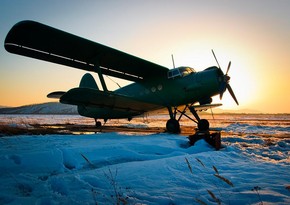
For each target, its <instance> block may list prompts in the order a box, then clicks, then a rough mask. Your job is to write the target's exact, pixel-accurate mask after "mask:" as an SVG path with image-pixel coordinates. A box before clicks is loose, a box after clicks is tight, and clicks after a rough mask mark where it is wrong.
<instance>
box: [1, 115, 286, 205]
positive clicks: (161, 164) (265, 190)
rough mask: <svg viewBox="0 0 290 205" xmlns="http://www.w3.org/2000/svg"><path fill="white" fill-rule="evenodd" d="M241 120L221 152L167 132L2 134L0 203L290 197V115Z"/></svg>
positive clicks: (272, 200)
mask: <svg viewBox="0 0 290 205" xmlns="http://www.w3.org/2000/svg"><path fill="white" fill-rule="evenodd" d="M5 117H6V120H7V121H9V120H10V121H9V122H8V124H13V123H14V124H16V125H17V124H18V122H21V123H20V125H21V126H23V125H25V123H27V121H30V120H31V118H32V117H29V116H28V117H27V118H26V119H25V120H23V118H22V119H21V120H17V119H16V118H13V120H12V119H11V118H9V117H7V116H5ZM46 117H47V116H42V118H46ZM275 117H276V116H275ZM38 118H39V121H38V122H39V123H41V122H45V123H47V122H53V121H57V119H58V118H57V117H53V119H51V117H50V118H49V119H42V120H41V119H40V118H41V117H40V116H38ZM38 118H37V119H38ZM3 119H4V118H3ZM3 119H2V120H3ZM62 119H63V118H62ZM71 119H72V121H69V122H70V123H71V122H75V120H76V118H75V117H71ZM81 119H82V118H81ZM240 119H241V118H240ZM243 119H244V118H243ZM32 120H35V118H34V119H32ZM227 120H228V119H227ZM286 120H287V119H286ZM3 121H4V120H3ZM12 121H13V123H12ZM236 121H237V120H236V119H233V121H231V122H230V123H228V124H225V125H224V126H220V127H219V128H220V129H222V130H223V132H224V133H223V134H222V135H223V139H222V143H223V146H224V147H223V148H222V149H221V150H220V151H215V149H213V148H212V147H211V146H210V145H208V144H207V143H206V142H205V141H203V140H200V141H198V142H197V143H196V144H195V146H192V147H189V146H188V139H187V138H186V137H185V136H181V135H172V134H167V133H159V134H149V135H148V134H147V135H140V134H136V133H135V134H134V133H128V134H127V133H116V132H112V133H96V134H87V135H20V136H9V137H8V136H7V137H6V136H4V137H1V138H0V146H1V148H0V170H1V171H0V173H1V175H0V182H1V183H0V184H1V185H0V204H218V203H221V204H262V203H263V204H290V190H289V186H290V175H289V171H290V169H289V165H290V158H289V153H290V140H289V138H287V137H281V136H287V135H288V136H289V132H290V127H289V124H287V123H288V122H287V123H284V124H281V121H279V124H273V121H271V119H270V120H269V123H266V124H262V125H257V124H256V121H255V122H253V121H251V120H250V121H249V120H248V119H247V120H246V121H245V122H244V123H243V122H241V120H240V121H239V122H236ZM0 122H1V119H0ZM28 124H29V123H27V125H28ZM155 125H156V122H155V124H154V126H155ZM218 125H220V124H218ZM13 126H15V125H13ZM131 126H133V127H134V126H135V127H139V128H140V127H141V128H146V127H147V126H148V127H150V126H151V124H150V123H149V124H143V123H140V122H138V123H137V124H135V125H134V123H133V125H131ZM264 128H265V129H268V130H269V132H271V133H272V134H273V136H274V137H271V138H269V137H264V136H263V134H264V133H265V129H264ZM280 128H281V129H280ZM267 132H268V131H267ZM229 133H231V134H229ZM277 133H278V134H279V137H277V136H276V134H277Z"/></svg>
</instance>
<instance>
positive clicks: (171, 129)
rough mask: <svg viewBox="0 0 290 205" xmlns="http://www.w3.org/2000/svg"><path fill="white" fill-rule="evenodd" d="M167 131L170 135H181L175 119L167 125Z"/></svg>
mask: <svg viewBox="0 0 290 205" xmlns="http://www.w3.org/2000/svg"><path fill="white" fill-rule="evenodd" d="M166 130H167V132H169V133H173V134H178V133H180V125H179V122H178V121H177V120H175V119H170V120H168V121H167V123H166Z"/></svg>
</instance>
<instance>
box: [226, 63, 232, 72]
mask: <svg viewBox="0 0 290 205" xmlns="http://www.w3.org/2000/svg"><path fill="white" fill-rule="evenodd" d="M231 64H232V62H231V61H230V62H229V65H228V68H227V72H226V75H227V74H228V72H229V70H230V67H231Z"/></svg>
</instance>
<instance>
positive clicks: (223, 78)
mask: <svg viewBox="0 0 290 205" xmlns="http://www.w3.org/2000/svg"><path fill="white" fill-rule="evenodd" d="M211 51H212V54H213V56H214V58H215V61H216V62H217V64H218V67H219V70H220V74H221V75H222V76H221V84H220V89H219V90H220V99H222V98H223V94H224V92H225V91H226V89H227V90H228V91H229V93H230V95H231V96H232V98H233V99H234V101H235V102H236V103H237V105H239V102H238V100H237V98H236V96H235V94H234V91H233V89H232V87H231V86H230V84H229V82H230V79H231V78H230V76H228V72H229V70H230V67H231V64H232V63H231V61H230V62H229V65H228V68H227V71H226V74H224V72H223V71H222V69H221V67H220V64H219V62H218V60H217V58H216V55H215V53H214V51H213V50H211Z"/></svg>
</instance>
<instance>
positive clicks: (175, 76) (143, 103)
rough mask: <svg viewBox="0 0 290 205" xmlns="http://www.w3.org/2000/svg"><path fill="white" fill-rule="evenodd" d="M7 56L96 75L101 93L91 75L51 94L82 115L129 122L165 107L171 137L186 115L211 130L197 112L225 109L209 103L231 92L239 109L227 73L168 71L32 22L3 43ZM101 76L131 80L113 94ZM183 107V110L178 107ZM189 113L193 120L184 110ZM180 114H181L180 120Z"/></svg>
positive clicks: (213, 69)
mask: <svg viewBox="0 0 290 205" xmlns="http://www.w3.org/2000/svg"><path fill="white" fill-rule="evenodd" d="M5 48H6V50H7V51H9V52H11V53H15V54H19V55H23V56H28V57H32V58H36V59H40V60H45V61H49V62H53V63H57V64H61V65H66V66H70V67H74V68H77V69H82V70H86V71H91V72H96V73H97V74H98V76H99V79H100V82H101V86H102V90H100V89H99V88H98V85H97V83H96V82H95V80H94V78H93V77H92V75H91V74H89V73H87V74H85V75H84V76H83V77H82V79H81V82H80V85H79V87H77V88H73V89H71V90H69V91H67V92H62V91H58V92H53V93H50V94H48V97H50V98H58V99H59V101H60V102H61V103H65V104H71V105H77V106H78V112H79V114H80V115H82V116H86V117H91V118H94V119H95V121H96V125H97V126H101V123H100V122H99V121H97V120H98V119H104V121H105V122H106V121H107V120H108V119H118V118H127V119H128V120H131V119H132V118H133V117H135V116H138V115H142V114H144V113H145V112H149V111H153V110H157V109H161V108H167V109H168V113H169V117H170V119H169V120H168V121H167V123H166V128H167V131H168V132H172V133H179V132H180V124H179V120H180V119H181V117H183V116H185V117H188V118H189V119H191V120H193V121H194V122H196V123H197V125H198V129H199V130H201V131H203V130H208V129H209V122H208V121H207V120H206V119H200V117H199V116H198V114H197V112H198V111H201V110H206V109H209V108H212V107H216V106H220V105H221V104H211V103H212V96H215V95H218V94H219V95H220V98H222V96H223V93H224V92H225V91H226V90H228V91H229V92H230V94H231V96H232V97H233V99H234V100H235V102H236V103H237V104H238V101H237V99H236V97H235V94H234V92H233V90H232V88H231V86H230V85H229V80H230V77H229V76H228V72H229V69H230V66H231V62H229V65H228V68H227V70H226V73H225V74H224V72H223V71H222V70H221V67H220V66H219V63H218V61H217V58H216V56H215V54H214V52H213V51H212V53H213V55H214V58H215V60H216V62H217V64H218V67H216V66H212V67H209V68H207V69H205V70H203V71H200V72H196V71H195V70H194V69H193V68H190V67H178V68H173V69H168V68H166V67H163V66H160V65H157V64H155V63H152V62H149V61H146V60H143V59H141V58H138V57H135V56H132V55H130V54H127V53H124V52H121V51H118V50H116V49H113V48H110V47H107V46H105V45H102V44H99V43H96V42H93V41H90V40H87V39H84V38H81V37H78V36H75V35H72V34H69V33H67V32H64V31H61V30H58V29H55V28H52V27H50V26H47V25H44V24H40V23H38V22H34V21H22V22H19V23H17V24H16V25H14V26H13V27H12V29H11V30H10V31H9V33H8V34H7V37H6V39H5ZM103 75H108V76H113V77H117V78H122V79H126V80H129V81H133V82H134V83H132V84H129V85H127V86H125V87H122V88H119V89H117V90H115V91H109V90H108V89H107V86H106V82H105V80H104V77H103ZM181 105H184V106H183V108H182V109H180V106H181ZM187 110H190V111H191V113H192V114H193V116H194V118H195V119H194V118H192V117H190V116H189V115H188V114H187V113H186V111H187ZM177 113H179V114H180V115H177Z"/></svg>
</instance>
